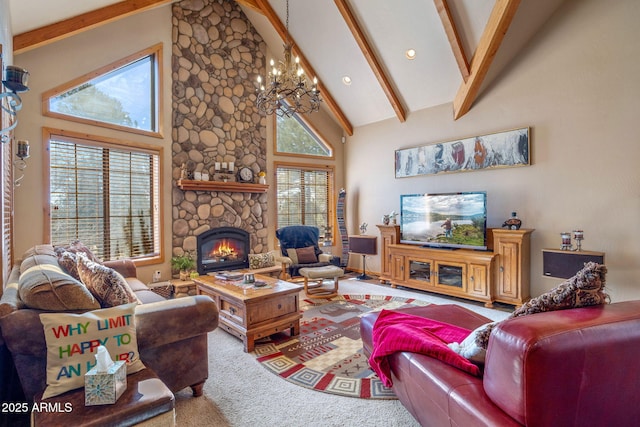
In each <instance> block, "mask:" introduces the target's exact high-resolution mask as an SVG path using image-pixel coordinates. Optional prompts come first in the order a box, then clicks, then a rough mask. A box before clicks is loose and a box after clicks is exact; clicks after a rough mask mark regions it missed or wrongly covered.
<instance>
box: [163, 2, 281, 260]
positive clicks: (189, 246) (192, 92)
mask: <svg viewBox="0 0 640 427" xmlns="http://www.w3.org/2000/svg"><path fill="white" fill-rule="evenodd" d="M172 11H173V46H172V52H173V54H172V58H171V68H172V73H171V76H172V114H173V117H172V136H173V143H172V146H171V151H172V177H173V188H172V205H173V209H172V220H173V224H172V226H173V227H172V234H173V236H172V255H173V256H179V255H183V254H185V253H190V254H191V255H192V256H193V257H194V258H197V259H198V260H200V259H201V257H202V254H201V253H200V252H201V251H200V250H199V243H198V240H199V236H201V235H203V234H205V233H208V232H209V231H213V230H216V229H218V228H221V227H222V228H224V227H233V228H236V229H240V230H241V231H244V232H246V233H248V242H249V243H248V245H249V246H248V248H243V249H242V250H243V251H245V254H244V255H248V253H249V252H252V253H262V252H265V251H267V250H268V233H267V223H268V219H267V194H266V193H251V192H234V191H218V190H216V189H206V190H199V189H197V190H191V189H189V190H187V189H182V188H179V187H178V185H177V182H178V180H179V179H180V178H181V175H182V168H185V169H186V170H188V171H189V172H207V173H208V174H209V176H210V177H213V175H214V170H213V168H214V165H215V164H216V163H217V162H219V163H223V162H227V163H230V162H233V163H234V165H235V170H236V171H237V170H238V169H239V168H240V167H243V166H246V167H249V168H251V169H252V170H253V172H254V175H256V176H257V174H258V172H260V171H267V149H266V123H267V119H266V117H265V116H263V115H261V114H260V113H259V112H258V109H257V107H256V104H255V101H256V87H255V80H256V77H257V76H258V75H260V74H263V75H264V71H265V54H266V45H265V43H264V41H263V40H262V38H261V37H260V35H259V34H258V32H257V31H256V30H255V29H254V28H253V26H252V25H251V23H250V22H249V20H248V19H247V17H246V16H245V15H244V13H243V12H242V10H241V9H240V7H239V6H238V5H237V4H236V2H231V1H227V0H183V1H179V2H176V3H174V4H173V6H172ZM198 264H199V265H198V271H200V268H201V267H200V262H198ZM225 268H226V267H225Z"/></svg>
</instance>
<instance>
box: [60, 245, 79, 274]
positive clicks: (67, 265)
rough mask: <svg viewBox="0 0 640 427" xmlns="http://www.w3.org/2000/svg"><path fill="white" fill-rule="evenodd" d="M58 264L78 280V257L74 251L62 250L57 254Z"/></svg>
mask: <svg viewBox="0 0 640 427" xmlns="http://www.w3.org/2000/svg"><path fill="white" fill-rule="evenodd" d="M58 264H60V267H62V268H63V269H64V271H66V272H67V273H69V274H70V275H71V276H72V277H73V278H74V279H76V280H80V275H79V274H78V257H77V256H76V254H75V253H73V252H69V251H64V252H62V253H60V254H59V255H58Z"/></svg>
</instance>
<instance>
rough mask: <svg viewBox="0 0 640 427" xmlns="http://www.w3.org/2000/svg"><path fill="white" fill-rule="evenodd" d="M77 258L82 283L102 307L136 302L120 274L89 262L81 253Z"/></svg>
mask: <svg viewBox="0 0 640 427" xmlns="http://www.w3.org/2000/svg"><path fill="white" fill-rule="evenodd" d="M76 255H77V257H78V275H79V276H80V280H82V283H84V284H85V285H87V288H89V291H91V293H92V294H93V296H95V297H96V299H97V300H98V301H100V304H101V305H102V306H103V307H113V306H116V305H121V304H128V303H130V302H136V303H137V302H138V298H136V295H135V294H134V293H133V290H132V289H131V287H130V286H129V284H128V283H127V281H126V280H125V279H124V277H122V275H121V274H120V273H118V272H117V271H115V270H114V269H112V268H109V267H106V266H104V265H102V264H98V263H97V262H93V261H90V260H89V259H88V258H87V257H86V255H85V254H84V253H82V252H79V253H77V254H76Z"/></svg>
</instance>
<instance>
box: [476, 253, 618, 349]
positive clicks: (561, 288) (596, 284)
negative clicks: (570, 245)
mask: <svg viewBox="0 0 640 427" xmlns="http://www.w3.org/2000/svg"><path fill="white" fill-rule="evenodd" d="M606 274H607V267H605V266H604V265H602V264H596V263H595V262H589V263H587V264H585V266H584V268H583V269H582V270H580V271H578V272H577V273H576V275H575V276H573V277H571V278H570V279H567V280H566V281H564V282H563V283H561V284H559V285H558V286H556V287H555V288H553V289H551V290H550V291H549V292H547V293H544V294H542V295H540V296H539V297H536V298H532V299H530V300H529V301H527V302H526V303H525V304H523V305H522V306H521V307H520V308H518V309H517V310H516V311H514V312H513V313H511V315H510V316H509V317H508V318H507V319H511V318H514V317H519V316H525V315H527V314H534V313H542V312H545V311H554V310H563V309H567V308H578V307H587V306H590V305H600V304H606V303H608V302H609V295H608V294H607V293H606V292H605V289H604V287H605V283H606V280H605V276H606ZM494 327H495V324H493V325H489V326H488V327H487V328H485V329H484V330H483V331H479V332H478V334H477V335H476V344H477V345H478V346H479V347H482V348H484V349H486V348H487V346H488V345H489V335H491V331H492V330H493V328H494Z"/></svg>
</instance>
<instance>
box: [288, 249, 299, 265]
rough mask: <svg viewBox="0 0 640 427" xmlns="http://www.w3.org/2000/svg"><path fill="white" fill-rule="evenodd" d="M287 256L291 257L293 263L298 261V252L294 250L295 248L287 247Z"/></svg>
mask: <svg viewBox="0 0 640 427" xmlns="http://www.w3.org/2000/svg"><path fill="white" fill-rule="evenodd" d="M287 256H288V257H289V258H291V262H292V263H293V264H297V263H298V253H297V252H296V250H295V249H287Z"/></svg>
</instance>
